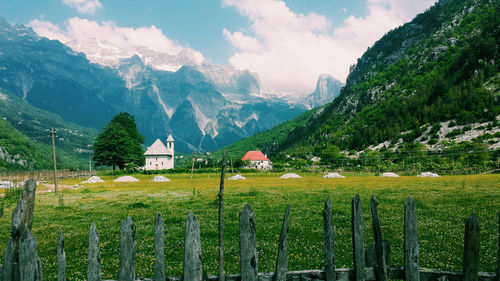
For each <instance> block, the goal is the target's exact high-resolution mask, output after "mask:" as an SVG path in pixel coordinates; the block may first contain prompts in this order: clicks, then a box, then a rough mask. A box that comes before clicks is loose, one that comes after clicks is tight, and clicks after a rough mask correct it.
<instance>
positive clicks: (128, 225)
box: [0, 181, 500, 281]
mask: <svg viewBox="0 0 500 281" xmlns="http://www.w3.org/2000/svg"><path fill="white" fill-rule="evenodd" d="M221 182H223V181H221ZM221 186H222V184H221ZM35 189H36V182H35V181H28V182H27V184H25V186H24V190H23V191H22V192H21V195H20V198H19V201H18V204H17V206H16V208H15V209H14V211H13V214H12V227H11V237H10V239H9V241H8V244H7V249H6V251H5V257H4V264H3V266H1V267H0V280H2V281H17V280H23V281H28V280H29V281H35V280H37V281H38V280H42V264H41V261H40V259H39V257H38V254H37V244H36V239H35V238H34V237H33V234H32V232H31V225H32V222H33V210H34V200H35ZM222 189H223V188H221V192H220V193H219V195H220V196H221V197H222ZM370 207H371V213H372V223H373V232H374V237H375V244H373V245H368V246H367V247H365V245H364V234H363V231H364V230H363V215H362V212H363V210H362V206H361V199H360V197H359V196H358V195H356V196H355V197H354V198H353V200H352V215H351V222H352V247H353V262H354V268H340V269H339V268H336V267H335V255H336V253H335V247H334V231H333V221H332V204H331V202H330V198H328V199H327V201H326V204H325V207H324V211H323V217H324V230H325V232H324V233H325V248H324V249H325V269H324V270H306V271H288V227H289V212H290V206H287V208H286V210H285V215H284V219H283V226H282V230H281V235H280V239H279V246H278V253H277V260H276V270H275V272H271V273H258V256H257V253H258V252H257V249H256V236H255V221H254V212H253V210H252V208H251V207H250V205H248V204H247V205H245V207H244V208H243V210H242V211H241V212H240V214H239V231H240V259H241V273H240V274H239V275H225V274H224V271H223V266H222V271H220V272H221V273H220V274H219V276H206V275H205V276H204V275H203V271H202V261H201V242H200V224H199V222H198V221H197V219H196V217H195V216H194V215H193V213H191V212H189V213H188V215H187V218H186V232H185V240H184V264H183V277H166V276H165V270H164V266H165V255H164V253H165V252H164V237H165V233H164V231H165V227H164V224H163V218H162V215H161V213H160V212H158V213H157V214H156V219H155V239H154V243H155V245H154V246H155V265H154V266H155V276H154V277H152V278H143V279H140V278H136V276H135V256H136V240H135V237H136V235H135V226H134V222H133V221H132V219H131V218H130V217H127V218H126V219H124V220H123V221H122V223H121V237H120V270H119V280H132V281H133V280H170V281H191V280H193V281H201V280H208V281H216V280H217V281H285V280H287V281H299V280H305V281H314V280H326V281H335V280H337V281H364V280H377V281H387V280H388V279H392V280H394V279H400V280H406V281H434V280H435V281H458V280H464V281H499V274H498V270H497V273H487V272H478V264H479V223H478V218H477V216H476V215H475V214H472V215H471V216H470V217H469V218H468V219H467V222H466V225H465V236H464V256H463V270H462V271H445V270H439V269H426V268H421V267H420V266H419V249H418V239H417V237H418V233H417V216H416V208H415V204H414V202H413V200H412V199H411V198H408V201H407V202H406V204H405V208H404V212H405V215H404V266H403V267H394V266H388V265H387V261H388V255H389V252H390V250H389V243H388V242H387V241H384V240H383V234H382V230H381V227H380V220H379V216H378V209H377V208H378V202H377V200H376V198H375V196H372V198H371V206H370ZM499 232H500V214H499ZM219 241H221V240H219ZM222 241H223V239H222ZM222 244H223V243H222ZM499 246H500V235H499ZM498 258H499V259H498V261H497V262H498V263H497V264H499V265H500V248H499V250H498ZM222 260H223V259H222ZM57 263H58V280H59V281H63V280H66V275H65V268H66V256H65V252H64V238H63V234H62V232H61V230H59V233H58V241H57ZM222 265H223V262H222ZM101 276H102V275H101V258H100V246H99V235H98V232H97V228H96V225H95V223H92V224H91V226H90V233H89V248H88V271H87V280H89V281H95V280H98V281H100V280H101Z"/></svg>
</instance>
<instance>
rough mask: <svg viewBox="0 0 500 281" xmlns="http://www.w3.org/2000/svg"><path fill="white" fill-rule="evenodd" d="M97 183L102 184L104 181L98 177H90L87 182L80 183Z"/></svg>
mask: <svg viewBox="0 0 500 281" xmlns="http://www.w3.org/2000/svg"><path fill="white" fill-rule="evenodd" d="M98 182H104V181H103V180H102V179H101V178H100V177H98V176H91V177H90V178H89V179H88V180H86V181H82V183H98Z"/></svg>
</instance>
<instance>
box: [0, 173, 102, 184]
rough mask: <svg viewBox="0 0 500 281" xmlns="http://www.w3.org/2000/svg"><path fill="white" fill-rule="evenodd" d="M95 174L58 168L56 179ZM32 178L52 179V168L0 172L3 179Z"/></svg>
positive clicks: (20, 179)
mask: <svg viewBox="0 0 500 281" xmlns="http://www.w3.org/2000/svg"><path fill="white" fill-rule="evenodd" d="M93 175H95V171H92V172H90V171H87V170H80V171H71V170H58V171H57V178H58V179H75V178H85V179H87V178H89V177H91V176H93ZM29 179H34V180H37V181H54V170H40V171H10V172H0V180H3V181H7V180H8V181H18V182H20V181H25V180H29Z"/></svg>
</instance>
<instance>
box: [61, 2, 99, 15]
mask: <svg viewBox="0 0 500 281" xmlns="http://www.w3.org/2000/svg"><path fill="white" fill-rule="evenodd" d="M63 3H64V4H66V5H68V6H70V7H72V8H75V9H76V10H77V11H78V12H79V13H82V14H93V13H95V12H96V11H97V9H100V8H102V4H101V2H99V0H63Z"/></svg>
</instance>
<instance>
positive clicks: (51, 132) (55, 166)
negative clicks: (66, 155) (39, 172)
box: [50, 128, 57, 194]
mask: <svg viewBox="0 0 500 281" xmlns="http://www.w3.org/2000/svg"><path fill="white" fill-rule="evenodd" d="M50 134H51V135H52V156H53V158H54V192H55V193H56V194H57V164H56V145H55V143H54V135H55V134H56V132H54V128H50Z"/></svg>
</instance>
